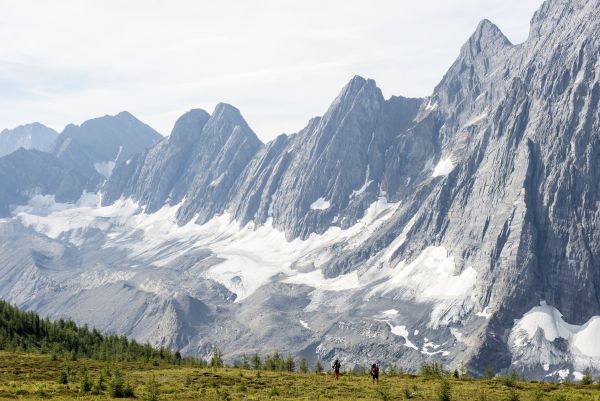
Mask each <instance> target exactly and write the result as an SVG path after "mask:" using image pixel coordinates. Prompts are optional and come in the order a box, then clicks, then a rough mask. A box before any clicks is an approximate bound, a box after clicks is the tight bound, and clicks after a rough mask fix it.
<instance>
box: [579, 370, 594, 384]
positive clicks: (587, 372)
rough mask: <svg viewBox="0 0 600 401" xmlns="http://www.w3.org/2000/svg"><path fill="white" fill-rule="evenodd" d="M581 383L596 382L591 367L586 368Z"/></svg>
mask: <svg viewBox="0 0 600 401" xmlns="http://www.w3.org/2000/svg"><path fill="white" fill-rule="evenodd" d="M581 384H583V385H586V386H587V385H590V384H594V377H593V376H592V371H591V370H590V368H585V370H584V371H583V377H582V378H581Z"/></svg>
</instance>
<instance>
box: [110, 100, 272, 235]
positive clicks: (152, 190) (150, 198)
mask: <svg viewBox="0 0 600 401" xmlns="http://www.w3.org/2000/svg"><path fill="white" fill-rule="evenodd" d="M261 147H262V143H261V142H260V140H259V139H258V138H257V137H256V134H254V132H252V130H251V129H250V127H248V124H246V122H245V121H244V119H243V118H242V116H241V114H240V113H239V111H238V110H237V109H236V108H234V107H232V106H230V105H227V104H223V103H221V104H219V105H217V107H216V108H215V110H214V112H213V114H212V116H209V115H208V113H206V112H204V111H202V110H192V111H190V112H188V113H186V114H185V115H183V116H182V117H180V118H179V120H178V121H177V123H176V124H175V127H174V128H173V132H172V133H171V136H170V137H169V138H166V139H164V140H163V141H162V142H161V143H159V144H158V145H157V146H156V147H154V148H152V149H150V150H149V151H148V152H146V153H145V154H143V155H141V156H140V157H138V158H136V159H135V160H133V161H132V163H130V164H127V163H122V164H121V165H119V168H118V170H117V171H116V172H115V176H114V177H113V178H112V179H111V180H109V182H108V183H107V185H106V188H105V196H104V198H103V202H104V203H105V204H109V203H111V202H113V201H114V200H116V199H118V198H120V197H132V198H133V199H136V200H138V201H140V202H141V203H142V204H143V205H145V206H147V207H148V208H147V210H148V211H156V210H158V209H159V208H160V207H161V206H163V205H165V204H170V205H174V204H179V203H180V202H182V201H184V199H185V201H184V202H183V204H182V206H181V208H180V209H179V213H178V220H179V221H180V223H187V222H188V221H190V220H191V219H192V218H194V217H195V216H197V217H196V218H197V220H198V221H199V222H205V221H207V220H208V219H210V218H211V217H213V216H214V215H215V214H218V213H221V212H223V211H224V210H225V208H226V205H227V201H228V199H229V198H230V197H231V196H232V192H231V191H232V188H233V185H234V183H235V181H236V180H237V179H238V177H239V175H240V174H241V173H242V171H243V170H244V168H245V167H246V165H247V164H248V163H249V162H250V160H251V159H252V158H253V157H254V155H256V153H257V152H258V151H259V149H260V148H261Z"/></svg>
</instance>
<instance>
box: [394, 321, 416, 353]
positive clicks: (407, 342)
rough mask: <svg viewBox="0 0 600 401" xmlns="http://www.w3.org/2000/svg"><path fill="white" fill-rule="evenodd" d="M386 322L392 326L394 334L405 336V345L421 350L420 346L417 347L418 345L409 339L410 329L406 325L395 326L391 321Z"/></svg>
mask: <svg viewBox="0 0 600 401" xmlns="http://www.w3.org/2000/svg"><path fill="white" fill-rule="evenodd" d="M386 323H387V324H388V326H390V330H391V331H392V334H393V335H395V336H398V337H402V338H404V346H405V347H407V348H412V349H414V350H417V351H418V350H419V348H417V346H416V345H415V344H413V343H412V342H411V341H410V340H409V339H408V330H407V329H406V326H394V325H392V324H391V323H390V322H389V321H388V322H386Z"/></svg>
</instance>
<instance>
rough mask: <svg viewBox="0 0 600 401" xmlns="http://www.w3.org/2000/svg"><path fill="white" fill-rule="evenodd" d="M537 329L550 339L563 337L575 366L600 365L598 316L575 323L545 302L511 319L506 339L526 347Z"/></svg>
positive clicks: (599, 317)
mask: <svg viewBox="0 0 600 401" xmlns="http://www.w3.org/2000/svg"><path fill="white" fill-rule="evenodd" d="M538 330H540V331H541V332H542V334H543V336H544V338H545V339H546V340H547V341H549V342H553V341H555V340H556V339H558V338H562V339H565V340H567V342H568V346H569V350H570V352H571V353H572V354H573V355H574V356H575V360H576V364H577V365H586V364H587V365H595V366H600V341H598V339H599V338H600V316H594V317H592V318H591V319H590V320H588V322H587V323H585V324H583V325H581V326H578V325H573V324H569V323H566V322H565V321H564V319H563V316H562V314H561V313H560V311H559V310H558V309H556V308H554V307H552V306H550V305H548V304H547V303H546V302H545V301H541V302H540V306H536V307H534V308H532V309H531V310H530V311H529V312H527V313H526V314H525V315H524V316H523V317H522V318H521V319H519V320H517V321H515V324H514V326H513V329H512V330H511V334H510V339H511V342H512V345H513V346H515V347H527V346H529V345H530V344H531V342H532V340H533V339H534V337H535V334H536V333H537V332H538Z"/></svg>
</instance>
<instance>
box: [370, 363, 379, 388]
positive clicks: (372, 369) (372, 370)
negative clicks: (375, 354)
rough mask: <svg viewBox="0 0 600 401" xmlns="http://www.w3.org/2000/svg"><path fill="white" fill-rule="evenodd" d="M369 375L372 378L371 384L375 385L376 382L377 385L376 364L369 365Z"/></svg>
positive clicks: (377, 371) (377, 367) (377, 370)
mask: <svg viewBox="0 0 600 401" xmlns="http://www.w3.org/2000/svg"><path fill="white" fill-rule="evenodd" d="M370 373H371V377H372V378H373V384H375V381H377V384H379V366H377V364H376V363H374V364H373V365H371V372H370Z"/></svg>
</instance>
